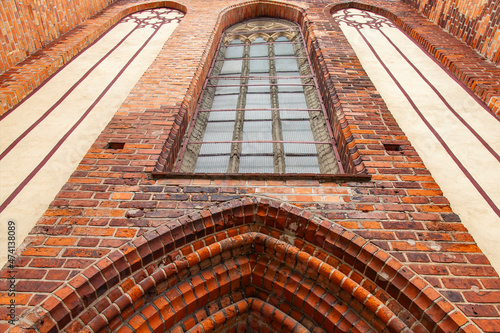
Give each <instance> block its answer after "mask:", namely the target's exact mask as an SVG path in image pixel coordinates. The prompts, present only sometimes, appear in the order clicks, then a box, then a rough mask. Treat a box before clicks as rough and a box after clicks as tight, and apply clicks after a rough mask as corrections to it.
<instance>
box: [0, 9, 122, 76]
mask: <svg viewBox="0 0 500 333" xmlns="http://www.w3.org/2000/svg"><path fill="white" fill-rule="evenodd" d="M113 2H114V0H83V1H78V2H75V1H69V0H62V1H61V0H60V1H50V0H42V1H37V2H32V1H14V0H5V1H2V3H0V13H1V16H0V17H1V18H2V19H1V20H0V31H1V33H2V41H1V43H0V54H1V55H2V59H1V60H2V61H1V62H0V73H2V72H4V71H5V70H7V69H9V68H11V67H12V66H14V65H15V64H16V63H18V62H20V61H22V60H24V59H25V58H26V57H28V56H29V55H31V54H32V53H33V52H35V51H36V50H38V49H40V48H42V47H44V46H46V45H47V44H48V43H50V42H52V41H53V40H54V39H56V38H58V37H59V36H61V35H62V34H64V33H66V32H68V31H69V30H71V29H73V28H74V27H76V26H77V25H79V24H80V23H82V22H84V21H85V20H87V19H88V18H90V17H92V16H94V15H95V14H97V13H99V12H100V11H101V10H103V9H104V8H106V7H107V6H109V5H110V4H111V3H113Z"/></svg>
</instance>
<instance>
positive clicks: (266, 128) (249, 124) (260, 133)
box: [243, 121, 273, 141]
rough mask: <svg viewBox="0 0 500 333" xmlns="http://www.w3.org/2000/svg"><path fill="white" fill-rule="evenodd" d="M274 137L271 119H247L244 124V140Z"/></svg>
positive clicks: (265, 139)
mask: <svg viewBox="0 0 500 333" xmlns="http://www.w3.org/2000/svg"><path fill="white" fill-rule="evenodd" d="M272 139H273V135H272V125H271V122H270V121H246V122H245V123H244V124H243V140H245V141H267V140H272Z"/></svg>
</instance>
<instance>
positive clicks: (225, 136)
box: [203, 121, 234, 142]
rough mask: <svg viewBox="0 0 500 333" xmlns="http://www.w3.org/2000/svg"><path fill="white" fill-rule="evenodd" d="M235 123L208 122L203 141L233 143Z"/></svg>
mask: <svg viewBox="0 0 500 333" xmlns="http://www.w3.org/2000/svg"><path fill="white" fill-rule="evenodd" d="M233 131H234V122H232V121H228V122H208V123H207V128H206V130H205V135H204V136H203V141H207V142H209V141H231V140H232V139H233Z"/></svg>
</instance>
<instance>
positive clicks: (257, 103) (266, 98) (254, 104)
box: [245, 94, 271, 109]
mask: <svg viewBox="0 0 500 333" xmlns="http://www.w3.org/2000/svg"><path fill="white" fill-rule="evenodd" d="M245 108H247V109H270V108H271V95H270V94H247V96H246V105H245Z"/></svg>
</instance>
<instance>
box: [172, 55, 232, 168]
mask: <svg viewBox="0 0 500 333" xmlns="http://www.w3.org/2000/svg"><path fill="white" fill-rule="evenodd" d="M226 50H227V46H221V48H220V50H219V52H218V54H217V58H216V61H215V64H214V67H213V69H212V71H211V72H210V74H209V75H210V76H212V77H214V78H212V79H210V80H208V84H209V85H210V87H206V88H205V91H204V92H203V97H202V99H201V102H200V105H199V106H198V108H199V109H201V110H210V109H211V108H212V104H213V102H214V97H215V91H216V89H217V87H216V86H217V83H218V82H219V80H218V79H217V77H218V76H219V74H220V72H221V70H222V66H223V65H224V58H225V56H226ZM209 117H210V112H198V114H197V116H196V120H195V123H194V126H193V129H192V133H191V136H190V137H189V141H188V143H187V145H188V146H187V147H186V151H185V153H184V156H183V157H182V161H180V163H181V166H180V168H179V171H180V172H189V173H191V172H194V170H195V166H196V161H197V160H198V155H199V154H200V150H201V144H189V142H200V141H203V136H204V135H205V130H206V128H207V123H208V118H209Z"/></svg>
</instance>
